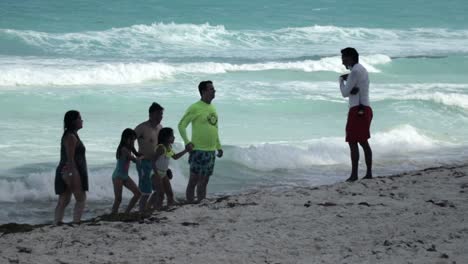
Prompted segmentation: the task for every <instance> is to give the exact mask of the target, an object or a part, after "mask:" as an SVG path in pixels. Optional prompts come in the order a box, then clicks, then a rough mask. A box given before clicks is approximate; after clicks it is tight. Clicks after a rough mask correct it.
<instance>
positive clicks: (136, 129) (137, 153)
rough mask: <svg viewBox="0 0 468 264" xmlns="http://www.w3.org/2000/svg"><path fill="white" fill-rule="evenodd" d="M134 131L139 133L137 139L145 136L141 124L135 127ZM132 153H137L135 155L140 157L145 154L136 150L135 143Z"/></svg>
mask: <svg viewBox="0 0 468 264" xmlns="http://www.w3.org/2000/svg"><path fill="white" fill-rule="evenodd" d="M134 131H135V134H136V135H137V140H138V141H139V140H140V139H141V138H142V137H143V135H142V134H141V133H142V132H141V129H140V125H138V126H137V127H135V129H134ZM132 153H133V154H135V156H137V157H140V156H142V155H143V154H141V153H140V152H138V151H137V150H136V148H135V145H133V146H132Z"/></svg>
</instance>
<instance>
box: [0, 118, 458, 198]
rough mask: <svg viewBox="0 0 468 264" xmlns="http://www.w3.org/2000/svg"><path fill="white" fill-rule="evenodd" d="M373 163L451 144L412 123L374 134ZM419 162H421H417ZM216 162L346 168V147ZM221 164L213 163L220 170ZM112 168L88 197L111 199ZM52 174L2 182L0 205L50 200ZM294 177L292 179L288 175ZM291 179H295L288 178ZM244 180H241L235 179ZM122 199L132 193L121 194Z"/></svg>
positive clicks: (291, 146) (244, 152)
mask: <svg viewBox="0 0 468 264" xmlns="http://www.w3.org/2000/svg"><path fill="white" fill-rule="evenodd" d="M370 143H371V145H372V148H373V152H374V159H375V160H376V161H377V162H382V161H385V160H387V161H389V162H390V165H389V166H390V167H391V166H398V164H393V165H391V161H392V160H398V159H406V158H407V157H408V155H412V153H413V154H414V155H413V156H412V159H413V161H414V162H415V163H417V162H427V161H426V160H425V156H424V155H418V154H417V153H424V152H427V151H432V150H434V151H437V152H438V153H439V154H440V155H438V157H437V159H438V160H441V159H443V153H444V149H446V148H449V147H452V146H454V144H452V143H450V142H443V141H440V140H437V139H434V138H431V137H430V136H428V135H427V134H426V133H424V132H422V131H420V130H418V129H416V128H415V127H413V126H411V125H402V126H399V127H395V128H393V129H391V130H388V131H383V132H378V133H375V134H374V135H372V138H371V141H370ZM418 159H421V161H419V160H418ZM220 162H231V163H234V164H236V166H234V168H236V170H239V168H242V167H244V168H245V167H246V168H249V169H252V170H254V171H260V172H269V171H274V170H296V169H299V170H307V169H313V168H314V167H316V166H320V167H322V169H323V168H324V167H323V166H334V165H339V166H348V165H349V149H348V146H347V144H346V143H345V142H344V139H343V138H341V137H340V138H338V137H326V138H320V139H314V140H308V141H301V142H278V143H262V144H255V145H248V146H230V147H227V148H226V152H225V157H224V158H223V160H222V161H220ZM180 165H181V164H180V163H178V162H174V163H173V164H172V165H171V168H172V169H173V171H174V174H175V177H174V179H173V180H172V181H171V182H172V185H173V188H174V189H175V191H176V192H179V193H181V192H182V193H183V192H184V189H185V186H186V183H187V180H186V179H187V177H188V175H186V174H187V172H186V171H185V170H186V168H182V167H181V166H180ZM224 168H226V167H223V165H222V163H219V164H218V165H217V169H218V170H221V169H224ZM223 173H224V174H227V175H237V174H238V173H237V172H236V171H225V172H223ZM111 175H112V169H90V171H89V181H90V183H89V185H90V192H89V195H88V197H89V199H90V200H97V201H99V200H111V199H113V186H112V182H111V179H110V177H111ZM130 175H131V177H132V178H133V179H134V180H135V181H136V180H137V175H136V171H135V169H134V166H132V167H131V169H130ZM54 177H55V171H53V170H50V171H48V172H41V173H31V174H29V175H27V176H26V177H24V178H20V179H5V178H1V179H0V202H23V201H29V200H38V199H42V200H44V199H52V198H53V197H55V194H54V184H53V182H54ZM291 177H293V176H291ZM290 180H292V181H293V180H294V179H293V178H291V179H290ZM239 181H243V179H239ZM124 196H125V197H127V198H128V197H129V196H130V193H129V192H128V191H125V193H124Z"/></svg>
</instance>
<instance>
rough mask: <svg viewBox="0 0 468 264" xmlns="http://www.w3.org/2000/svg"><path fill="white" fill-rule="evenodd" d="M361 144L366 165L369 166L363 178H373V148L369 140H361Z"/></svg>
mask: <svg viewBox="0 0 468 264" xmlns="http://www.w3.org/2000/svg"><path fill="white" fill-rule="evenodd" d="M359 144H360V145H361V147H362V149H363V150H364V156H365V159H366V167H367V172H366V176H365V177H364V178H363V179H372V149H371V147H370V145H369V142H368V141H367V140H366V141H364V142H359Z"/></svg>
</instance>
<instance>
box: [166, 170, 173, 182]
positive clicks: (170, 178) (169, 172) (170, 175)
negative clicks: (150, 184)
mask: <svg viewBox="0 0 468 264" xmlns="http://www.w3.org/2000/svg"><path fill="white" fill-rule="evenodd" d="M166 175H167V178H168V179H169V180H172V176H173V175H172V171H171V169H167V172H166Z"/></svg>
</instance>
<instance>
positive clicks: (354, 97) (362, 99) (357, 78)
mask: <svg viewBox="0 0 468 264" xmlns="http://www.w3.org/2000/svg"><path fill="white" fill-rule="evenodd" d="M354 87H358V88H359V92H358V93H357V94H351V93H350V92H351V90H352V89H353V88H354ZM340 90H341V94H342V95H343V97H348V98H349V108H351V107H353V106H357V105H359V104H363V105H366V106H370V103H369V74H368V73H367V70H366V68H364V66H362V65H361V64H359V63H356V64H354V66H353V67H352V68H351V72H350V73H349V75H348V80H347V81H346V83H345V82H344V80H343V78H341V77H340Z"/></svg>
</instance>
